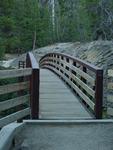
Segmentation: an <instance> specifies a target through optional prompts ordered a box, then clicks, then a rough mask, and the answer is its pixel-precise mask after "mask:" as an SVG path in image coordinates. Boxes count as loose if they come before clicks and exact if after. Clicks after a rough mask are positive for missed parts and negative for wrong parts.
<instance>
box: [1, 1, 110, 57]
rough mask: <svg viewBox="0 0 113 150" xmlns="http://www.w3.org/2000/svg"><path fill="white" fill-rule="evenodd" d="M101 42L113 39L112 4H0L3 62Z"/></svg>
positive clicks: (54, 2)
mask: <svg viewBox="0 0 113 150" xmlns="http://www.w3.org/2000/svg"><path fill="white" fill-rule="evenodd" d="M98 39H102V40H112V39H113V1H112V0H0V58H2V57H3V56H4V54H5V53H24V52H26V51H29V50H32V49H35V48H38V47H43V46H46V45H50V44H53V43H57V42H76V41H80V42H87V41H94V40H98Z"/></svg>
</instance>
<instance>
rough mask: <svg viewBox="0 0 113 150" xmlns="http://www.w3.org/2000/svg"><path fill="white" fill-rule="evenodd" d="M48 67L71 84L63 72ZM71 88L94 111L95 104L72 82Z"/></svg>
mask: <svg viewBox="0 0 113 150" xmlns="http://www.w3.org/2000/svg"><path fill="white" fill-rule="evenodd" d="M47 67H48V68H50V69H53V70H54V71H55V72H56V73H58V74H60V76H61V77H63V78H64V79H65V81H66V82H68V83H69V84H70V80H69V79H68V78H67V77H66V76H64V75H63V74H62V73H61V72H59V71H57V70H56V69H55V68H53V67H51V66H47ZM71 86H72V87H73V89H74V90H75V91H76V92H77V93H78V94H79V96H80V97H81V98H82V99H83V100H84V101H85V102H86V103H87V104H88V105H89V106H90V107H91V109H92V110H94V108H95V104H94V103H93V102H92V101H91V100H90V98H89V97H87V96H86V95H85V94H84V93H83V92H82V91H81V90H80V89H79V88H78V87H77V86H76V85H75V84H74V83H72V82H71Z"/></svg>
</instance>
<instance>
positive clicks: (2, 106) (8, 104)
mask: <svg viewBox="0 0 113 150" xmlns="http://www.w3.org/2000/svg"><path fill="white" fill-rule="evenodd" d="M28 100H29V95H25V96H20V97H17V98H14V99H10V100H7V101H3V102H0V111H4V110H6V109H9V108H13V107H15V106H18V105H21V104H24V103H26V102H28Z"/></svg>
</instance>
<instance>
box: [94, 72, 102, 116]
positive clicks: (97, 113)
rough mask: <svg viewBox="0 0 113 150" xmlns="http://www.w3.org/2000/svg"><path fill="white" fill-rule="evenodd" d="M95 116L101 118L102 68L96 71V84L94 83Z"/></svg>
mask: <svg viewBox="0 0 113 150" xmlns="http://www.w3.org/2000/svg"><path fill="white" fill-rule="evenodd" d="M95 89H96V91H95V100H96V102H95V117H96V119H102V102H103V70H97V72H96V85H95Z"/></svg>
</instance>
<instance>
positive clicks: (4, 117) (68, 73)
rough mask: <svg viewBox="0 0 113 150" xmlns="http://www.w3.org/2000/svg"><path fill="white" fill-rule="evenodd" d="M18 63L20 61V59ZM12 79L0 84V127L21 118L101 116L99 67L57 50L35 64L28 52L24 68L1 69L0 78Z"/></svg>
mask: <svg viewBox="0 0 113 150" xmlns="http://www.w3.org/2000/svg"><path fill="white" fill-rule="evenodd" d="M20 65H21V63H20ZM11 78H13V79H15V80H14V81H13V83H10V84H5V85H1V86H0V95H5V94H9V93H14V94H13V97H14V98H11V99H8V98H7V100H5V101H4V100H3V101H2V99H1V102H0V116H1V118H0V127H1V128H2V127H4V126H5V125H7V124H9V123H11V122H15V121H18V122H21V121H22V120H23V119H26V116H27V119H33V120H34V119H35V120H88V119H89V120H91V119H102V95H103V70H102V69H101V68H98V67H96V66H93V65H91V64H89V63H87V62H85V61H83V60H80V59H78V58H74V57H72V56H69V55H66V54H61V53H49V54H46V55H45V56H43V57H42V58H41V59H40V61H39V64H38V62H37V61H36V59H35V57H34V56H33V54H32V53H28V54H27V57H26V68H19V69H13V70H1V71H0V79H1V80H4V79H11Z"/></svg>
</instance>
